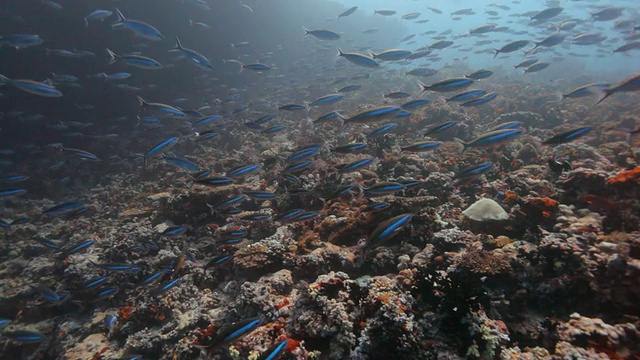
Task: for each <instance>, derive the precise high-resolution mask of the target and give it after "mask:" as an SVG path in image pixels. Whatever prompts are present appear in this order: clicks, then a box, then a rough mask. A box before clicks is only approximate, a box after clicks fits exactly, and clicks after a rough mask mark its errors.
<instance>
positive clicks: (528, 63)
mask: <svg viewBox="0 0 640 360" xmlns="http://www.w3.org/2000/svg"><path fill="white" fill-rule="evenodd" d="M537 62H538V59H536V58H526V59H524V60H522V61H521V62H520V63H519V64H517V65H514V66H513V67H514V68H515V69H518V68H527V67H529V66H531V65H533V64H535V63H537Z"/></svg>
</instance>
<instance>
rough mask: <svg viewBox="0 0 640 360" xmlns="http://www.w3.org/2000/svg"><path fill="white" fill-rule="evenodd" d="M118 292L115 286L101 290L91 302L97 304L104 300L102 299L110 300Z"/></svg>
mask: <svg viewBox="0 0 640 360" xmlns="http://www.w3.org/2000/svg"><path fill="white" fill-rule="evenodd" d="M119 292H120V288H119V287H117V286H113V287H110V288H107V289H104V290H101V291H100V292H99V293H98V294H97V295H96V296H95V298H94V299H93V302H97V301H100V300H104V299H108V298H112V297H114V296H116V294H117V293H119Z"/></svg>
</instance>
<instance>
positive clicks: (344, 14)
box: [338, 6, 358, 18]
mask: <svg viewBox="0 0 640 360" xmlns="http://www.w3.org/2000/svg"><path fill="white" fill-rule="evenodd" d="M356 10H358V7H357V6H354V7H351V8H349V9H347V10H345V11H344V12H342V13H340V15H338V18H341V17H345V16H349V15H351V14H353V13H354V12H356Z"/></svg>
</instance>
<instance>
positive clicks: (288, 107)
mask: <svg viewBox="0 0 640 360" xmlns="http://www.w3.org/2000/svg"><path fill="white" fill-rule="evenodd" d="M278 109H279V110H286V111H299V110H306V109H307V107H306V106H304V105H298V104H286V105H280V106H278Z"/></svg>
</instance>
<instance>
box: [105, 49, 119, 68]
mask: <svg viewBox="0 0 640 360" xmlns="http://www.w3.org/2000/svg"><path fill="white" fill-rule="evenodd" d="M107 54H109V64H113V63H114V62H116V61H117V60H118V55H117V54H116V53H114V52H113V51H111V49H107Z"/></svg>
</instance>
